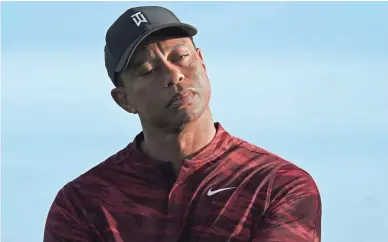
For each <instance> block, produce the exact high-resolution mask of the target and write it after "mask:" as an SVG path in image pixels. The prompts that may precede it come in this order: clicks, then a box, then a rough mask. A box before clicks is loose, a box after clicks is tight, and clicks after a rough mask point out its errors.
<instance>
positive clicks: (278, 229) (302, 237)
mask: <svg viewBox="0 0 388 242" xmlns="http://www.w3.org/2000/svg"><path fill="white" fill-rule="evenodd" d="M321 206H322V204H321V198H320V194H319V191H318V188H317V186H316V184H315V182H314V180H313V179H312V178H311V176H310V175H309V174H308V173H307V172H305V171H303V170H302V169H299V168H297V167H296V166H293V165H287V166H284V167H283V168H281V169H280V170H279V171H278V172H277V175H276V177H275V179H274V182H273V185H272V192H271V197H270V201H269V204H268V209H267V211H266V213H265V215H264V218H263V220H262V221H261V223H260V224H259V226H258V228H257V229H256V231H255V232H256V233H255V235H254V238H253V242H291V241H292V242H294V241H295V242H320V241H321V216H322V208H321Z"/></svg>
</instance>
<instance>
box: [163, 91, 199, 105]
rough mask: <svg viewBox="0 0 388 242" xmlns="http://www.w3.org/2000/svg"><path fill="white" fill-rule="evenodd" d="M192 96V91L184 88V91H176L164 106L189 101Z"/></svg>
mask: <svg viewBox="0 0 388 242" xmlns="http://www.w3.org/2000/svg"><path fill="white" fill-rule="evenodd" d="M193 96H194V93H193V91H191V90H185V91H182V92H179V93H176V94H175V95H174V96H172V97H171V99H170V101H169V102H168V104H167V106H166V107H172V106H181V105H183V104H185V103H186V102H188V101H190V100H191V99H192V97H193Z"/></svg>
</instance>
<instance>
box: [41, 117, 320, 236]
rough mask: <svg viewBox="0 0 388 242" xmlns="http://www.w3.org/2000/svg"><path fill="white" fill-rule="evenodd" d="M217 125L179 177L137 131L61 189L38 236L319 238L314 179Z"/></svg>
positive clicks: (317, 204)
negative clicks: (150, 152)
mask: <svg viewBox="0 0 388 242" xmlns="http://www.w3.org/2000/svg"><path fill="white" fill-rule="evenodd" d="M215 125H216V128H217V133H216V136H215V138H214V139H213V140H212V142H211V143H210V144H209V145H208V146H206V147H205V148H204V149H203V150H202V151H201V152H200V153H199V154H197V155H196V156H195V157H192V158H191V159H190V160H184V161H183V164H182V167H181V169H180V172H179V174H178V176H176V175H175V172H174V171H173V168H172V166H171V164H170V163H167V162H161V161H156V160H152V159H150V158H149V157H147V156H146V155H144V154H143V153H142V152H141V151H140V150H139V149H138V147H139V143H140V142H141V141H142V139H143V136H142V134H139V135H138V136H137V137H136V138H135V140H134V142H132V143H130V144H129V145H128V146H127V147H126V148H124V149H123V150H121V151H119V152H118V153H117V154H115V155H113V156H111V157H110V158H108V159H107V160H105V161H104V162H102V163H100V164H99V165H97V166H95V167H94V168H92V169H91V170H89V171H87V172H86V173H84V174H82V175H81V176H79V177H78V178H76V179H75V180H73V181H71V182H69V183H67V184H66V185H65V186H64V187H63V188H62V189H61V190H60V191H59V192H58V194H57V196H56V198H55V200H54V202H53V204H52V206H51V208H50V211H49V214H48V217H47V221H46V226H45V233H44V241H45V242H62V241H74V242H75V241H79V242H81V241H94V242H99V241H106V242H122V241H125V242H132V241H133V242H143V241H144V242H218V241H219V242H240V241H241V242H242V241H244V242H248V241H250V242H275V241H279V242H287V241H298V242H302V241H309V242H318V241H320V238H321V199H320V195H319V191H318V188H317V186H316V184H315V182H314V180H313V179H312V178H311V176H310V175H309V174H308V173H307V172H306V171H304V170H303V169H301V168H299V167H297V166H296V165H294V164H292V163H290V162H288V161H286V160H284V159H282V158H280V157H278V156H276V155H274V154H271V153H269V152H268V151H266V150H264V149H261V148H259V147H256V146H254V145H252V144H250V143H248V142H246V141H243V140H241V139H239V138H236V137H233V136H232V135H230V134H229V133H228V132H227V131H225V130H224V128H223V127H222V126H221V125H220V124H219V123H216V124H215Z"/></svg>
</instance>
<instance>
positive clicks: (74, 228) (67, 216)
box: [43, 184, 93, 242]
mask: <svg viewBox="0 0 388 242" xmlns="http://www.w3.org/2000/svg"><path fill="white" fill-rule="evenodd" d="M68 186H69V184H68V185H66V186H65V187H63V188H62V189H61V190H60V191H59V192H58V194H57V195H56V197H55V199H54V202H53V203H52V205H51V207H50V210H49V213H48V216H47V219H46V224H45V229H44V238H43V242H68V241H69V242H70V241H72V242H91V241H93V239H92V236H91V235H90V232H89V229H88V226H87V223H86V221H85V220H84V219H83V217H84V216H83V214H82V210H81V209H80V208H79V207H78V206H77V200H76V197H75V196H74V194H73V193H72V192H71V190H70V188H69V187H68Z"/></svg>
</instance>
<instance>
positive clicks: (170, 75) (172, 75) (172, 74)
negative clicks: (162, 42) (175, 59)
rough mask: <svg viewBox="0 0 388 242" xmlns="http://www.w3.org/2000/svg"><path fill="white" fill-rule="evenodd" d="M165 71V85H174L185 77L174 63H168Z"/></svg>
mask: <svg viewBox="0 0 388 242" xmlns="http://www.w3.org/2000/svg"><path fill="white" fill-rule="evenodd" d="M166 71H167V75H166V78H165V81H164V86H165V87H171V86H175V85H176V84H178V83H179V82H182V81H183V80H184V79H185V76H184V75H183V73H182V72H181V70H180V69H179V68H178V67H176V66H174V65H171V64H170V65H168V66H167V68H166Z"/></svg>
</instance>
